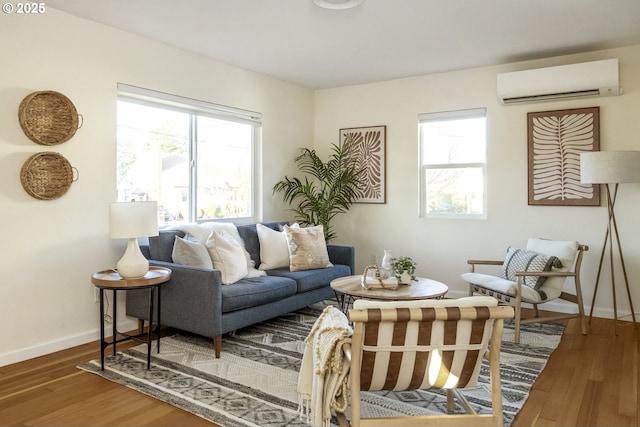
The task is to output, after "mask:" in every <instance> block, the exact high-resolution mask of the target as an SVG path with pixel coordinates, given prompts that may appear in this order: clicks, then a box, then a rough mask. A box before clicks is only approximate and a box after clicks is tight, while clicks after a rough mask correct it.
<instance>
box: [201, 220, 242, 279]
mask: <svg viewBox="0 0 640 427" xmlns="http://www.w3.org/2000/svg"><path fill="white" fill-rule="evenodd" d="M206 246H207V250H208V251H209V254H210V255H211V260H212V261H213V267H214V268H216V269H218V270H220V272H221V273H222V283H223V284H224V285H230V284H232V283H235V282H237V281H238V280H240V279H243V278H245V277H247V274H248V273H249V271H248V268H247V260H246V258H245V256H244V250H243V249H242V247H241V246H240V244H238V242H237V241H236V240H235V239H234V238H233V236H231V235H230V234H229V233H227V232H225V231H223V232H222V233H218V232H217V231H212V232H211V234H210V235H209V237H208V238H207V242H206Z"/></svg>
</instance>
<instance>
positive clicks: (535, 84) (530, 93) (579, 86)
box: [497, 58, 622, 105]
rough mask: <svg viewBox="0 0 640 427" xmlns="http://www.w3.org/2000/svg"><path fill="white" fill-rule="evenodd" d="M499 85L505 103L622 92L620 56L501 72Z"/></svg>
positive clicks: (501, 98)
mask: <svg viewBox="0 0 640 427" xmlns="http://www.w3.org/2000/svg"><path fill="white" fill-rule="evenodd" d="M497 88H498V99H500V102H502V103H503V104H505V105H509V104H519V103H525V102H537V101H548V100H553V99H568V98H579V97H590V96H613V95H620V94H622V88H621V87H620V80H619V76H618V59H617V58H616V59H605V60H602V61H593V62H583V63H579V64H571V65H560V66H557V67H547V68H536V69H533V70H524V71H515V72H512V73H503V74H498V80H497Z"/></svg>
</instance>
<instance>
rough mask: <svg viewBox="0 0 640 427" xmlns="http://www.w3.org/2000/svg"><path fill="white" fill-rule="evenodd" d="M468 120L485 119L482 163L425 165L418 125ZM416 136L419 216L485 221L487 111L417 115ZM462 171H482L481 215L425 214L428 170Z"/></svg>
mask: <svg viewBox="0 0 640 427" xmlns="http://www.w3.org/2000/svg"><path fill="white" fill-rule="evenodd" d="M470 118H484V119H485V134H484V135H483V136H484V150H485V155H484V162H470V163H439V164H438V163H427V162H425V161H424V150H425V144H427V143H428V142H427V141H423V140H422V139H423V138H422V132H421V131H420V125H422V124H423V123H426V122H429V121H452V120H462V119H470ZM418 135H419V164H420V165H419V176H420V178H419V179H420V182H419V189H420V197H419V203H420V207H419V215H420V217H423V218H459V219H486V218H487V155H486V153H487V109H486V108H472V109H465V110H455V111H444V112H436V113H422V114H419V115H418ZM458 168H459V169H464V168H480V169H481V170H482V178H483V191H482V194H483V200H482V213H480V214H470V213H428V212H427V203H428V200H427V182H426V175H427V173H426V172H427V170H429V169H458Z"/></svg>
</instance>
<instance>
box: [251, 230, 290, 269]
mask: <svg viewBox="0 0 640 427" xmlns="http://www.w3.org/2000/svg"><path fill="white" fill-rule="evenodd" d="M256 230H257V231H258V240H259V241H260V261H261V262H260V266H259V267H258V268H259V269H260V270H273V269H274V268H281V267H285V266H289V248H287V236H286V235H285V234H284V231H276V230H272V229H270V228H269V227H265V226H264V225H262V224H256Z"/></svg>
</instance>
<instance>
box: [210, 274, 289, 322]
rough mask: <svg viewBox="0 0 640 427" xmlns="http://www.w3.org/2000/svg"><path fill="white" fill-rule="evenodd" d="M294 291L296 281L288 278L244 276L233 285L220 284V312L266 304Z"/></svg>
mask: <svg viewBox="0 0 640 427" xmlns="http://www.w3.org/2000/svg"><path fill="white" fill-rule="evenodd" d="M295 293H296V282H295V281H294V280H292V279H290V278H286V277H277V276H263V277H258V278H245V279H242V280H239V281H237V282H236V283H234V284H233V286H222V312H223V313H227V312H230V311H236V310H241V309H244V308H250V307H256V306H259V305H263V304H268V303H270V302H273V301H279V300H281V299H284V298H287V297H290V296H292V295H294V294H295Z"/></svg>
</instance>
